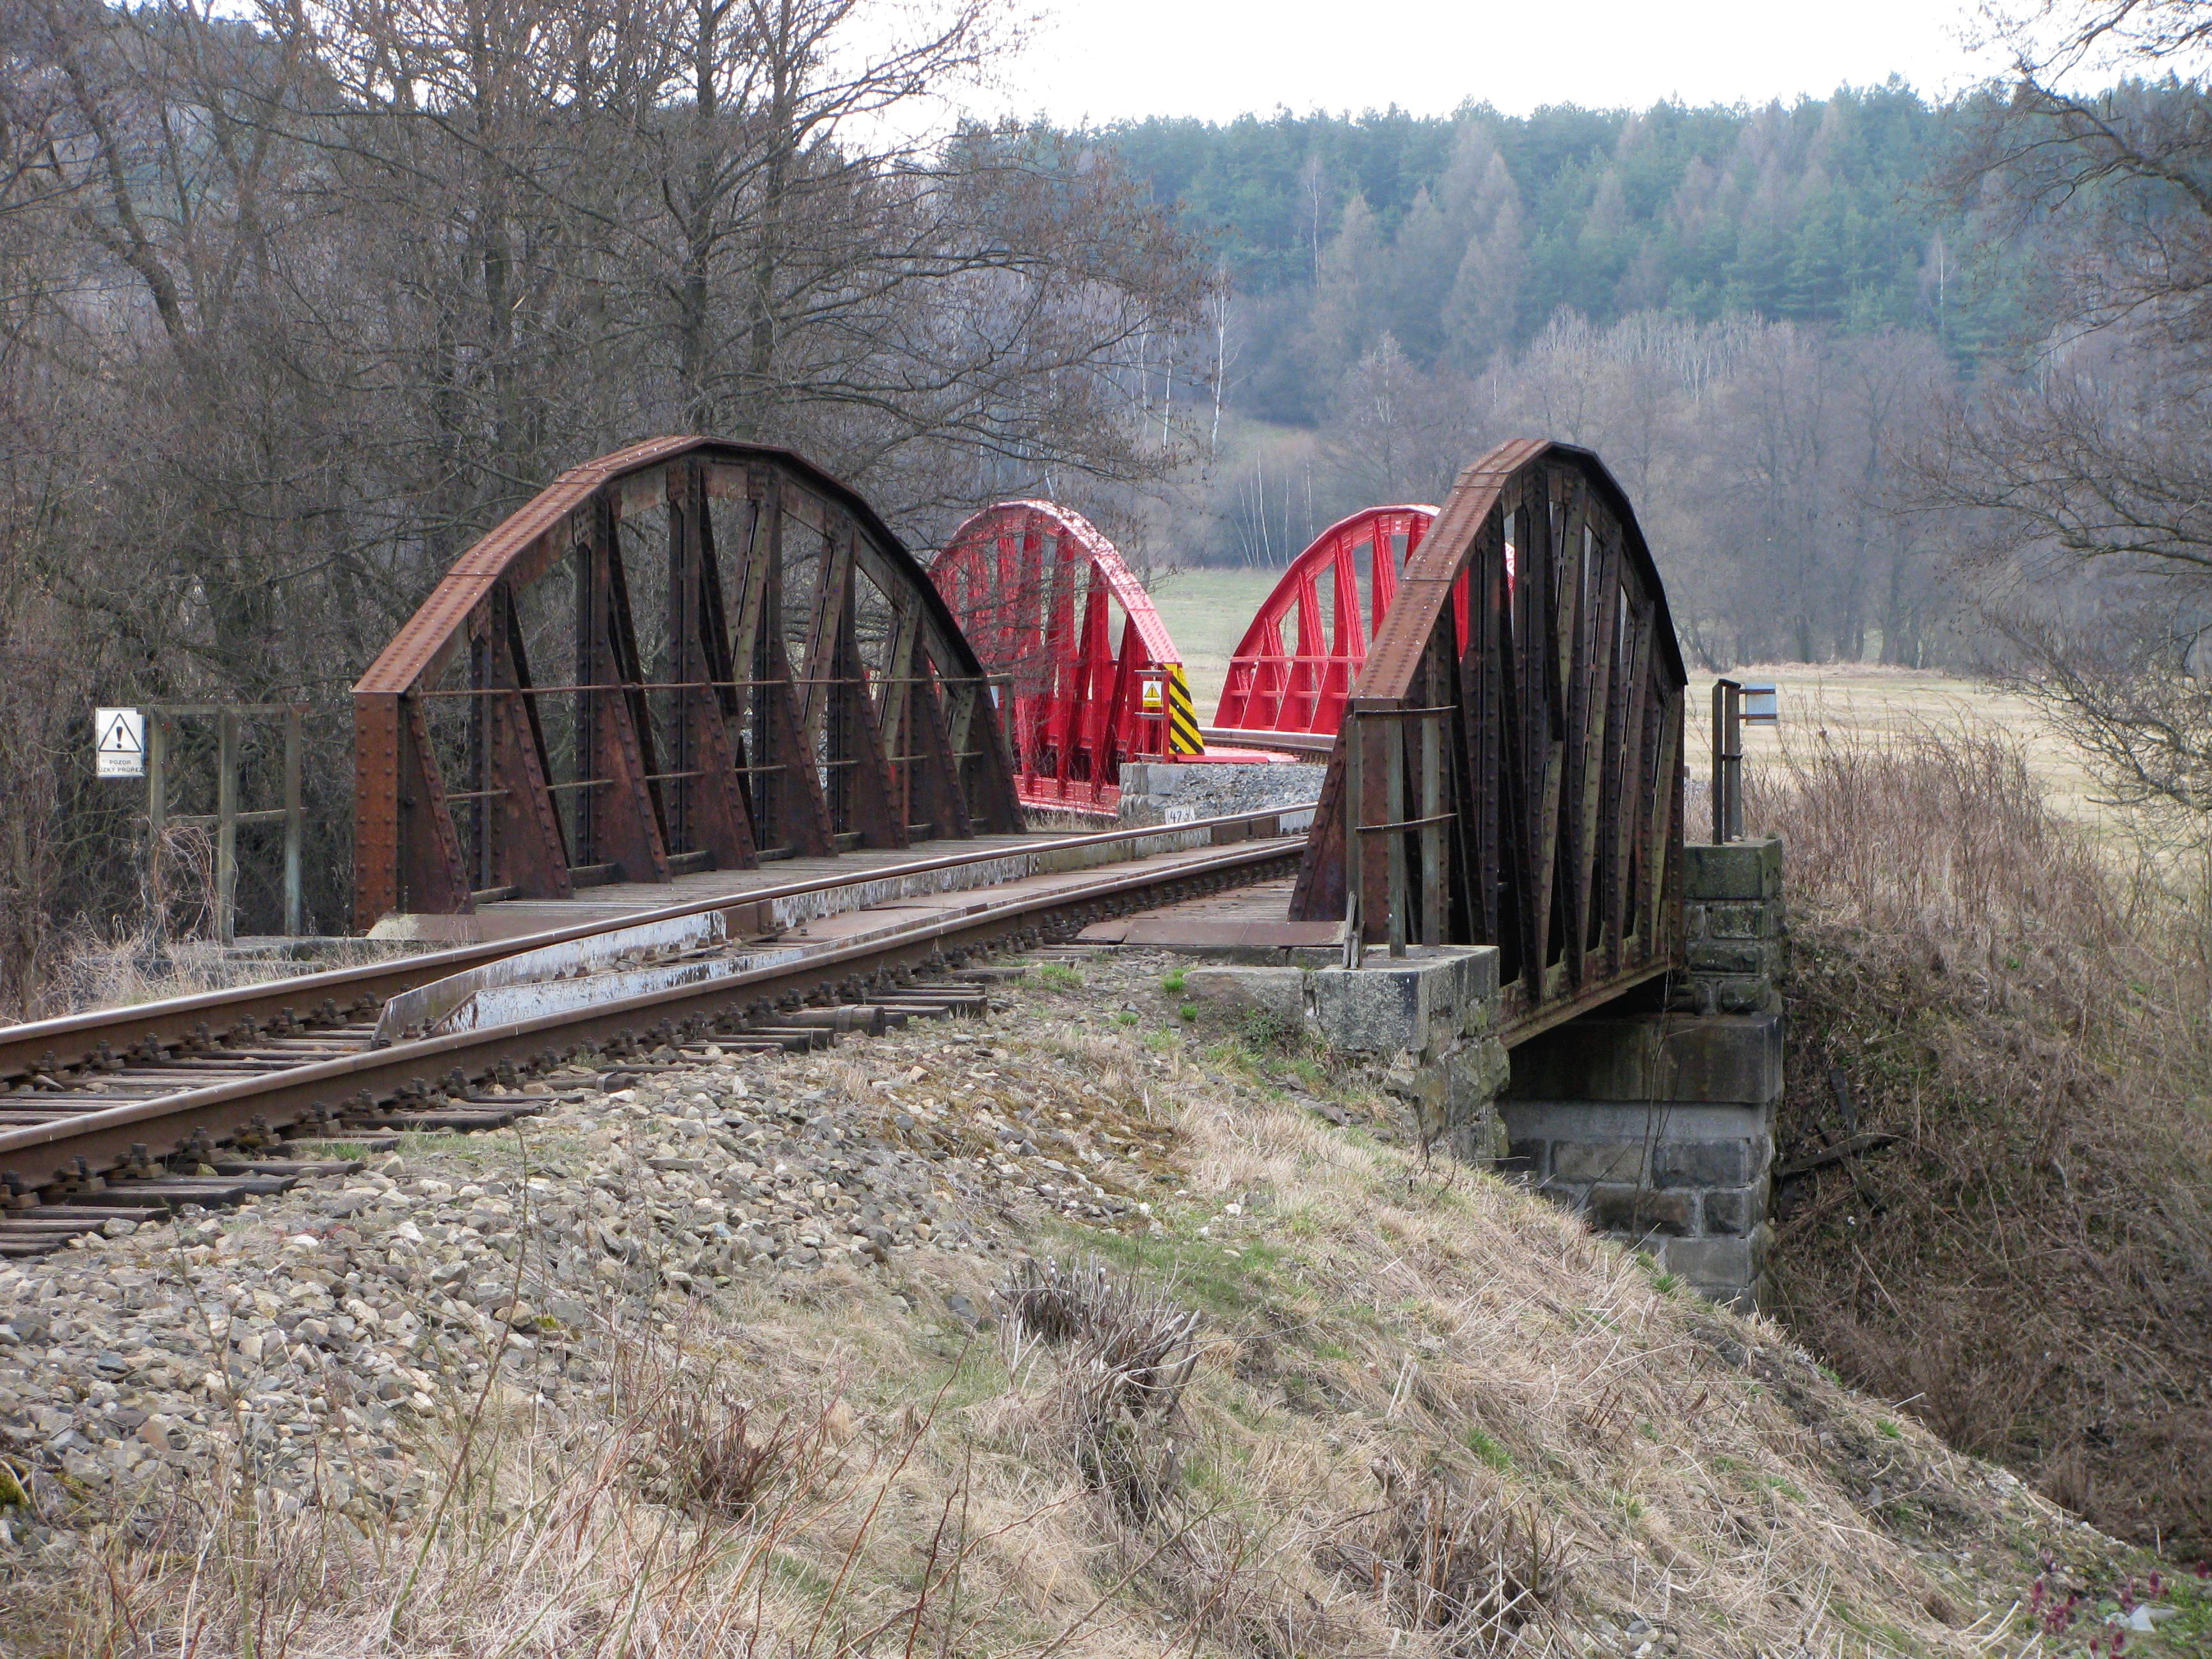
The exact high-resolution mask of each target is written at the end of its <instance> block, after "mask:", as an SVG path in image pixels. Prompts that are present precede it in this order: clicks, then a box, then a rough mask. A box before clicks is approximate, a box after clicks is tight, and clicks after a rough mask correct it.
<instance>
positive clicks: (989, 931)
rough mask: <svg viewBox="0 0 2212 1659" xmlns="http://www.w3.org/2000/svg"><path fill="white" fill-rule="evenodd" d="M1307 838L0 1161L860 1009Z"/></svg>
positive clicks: (1260, 877)
mask: <svg viewBox="0 0 2212 1659" xmlns="http://www.w3.org/2000/svg"><path fill="white" fill-rule="evenodd" d="M1303 841H1304V837H1302V836H1279V837H1272V838H1269V839H1267V840H1263V841H1246V842H1241V843H1238V844H1235V845H1231V846H1229V847H1225V848H1222V849H1221V850H1220V851H1218V852H1217V853H1214V854H1211V855H1209V856H1207V857H1205V858H1203V859H1198V860H1189V861H1188V862H1185V863H1183V864H1181V865H1179V866H1175V867H1173V868H1172V869H1170V870H1166V871H1161V870H1152V871H1128V870H1117V869H1116V867H1115V866H1105V867H1104V868H1103V871H1102V872H1100V873H1099V874H1098V875H1097V877H1096V878H1092V879H1089V880H1086V881H1084V882H1083V883H1082V884H1080V885H1079V886H1078V887H1075V888H1072V889H1063V890H1059V891H1055V892H1052V893H1048V894H1045V895H1042V896H1028V897H1024V898H1019V899H1015V900H1012V901H1009V902H1001V903H1000V904H998V905H996V906H994V907H993V908H989V909H987V910H982V911H966V912H962V913H959V914H957V915H951V916H949V917H947V918H945V919H944V920H943V921H938V922H935V923H932V924H928V925H925V926H921V927H915V928H913V929H910V930H907V931H905V932H903V933H901V934H900V935H899V936H898V937H897V938H896V939H892V940H890V941H888V942H884V941H869V942H865V943H860V944H856V945H848V946H845V947H843V948H842V949H838V950H832V951H823V952H821V953H819V954H817V955H810V956H807V957H802V958H801V959H799V961H797V962H793V963H784V964H780V965H778V966H775V967H772V968H764V969H757V970H755V971H753V972H751V973H749V974H743V975H733V976H732V977H731V978H728V979H723V980H717V981H712V982H711V983H710V984H708V985H707V986H704V987H698V986H685V987H678V988H677V989H674V990H669V991H660V992H655V993H653V994H648V995H645V996H638V997H631V998H628V999H626V1000H623V1001H620V1002H611V1003H607V1004H605V1005H602V1006H598V1007H593V1008H590V1009H586V1010H581V1011H578V1012H571V1013H564V1014H556V1015H548V1016H545V1017H544V1018H538V1019H532V1020H526V1021H522V1022H520V1023H518V1024H513V1025H499V1026H492V1027H489V1028H486V1029H485V1030H477V1031H468V1032H461V1033H457V1034H455V1035H453V1036H443V1037H433V1038H429V1039H427V1040H424V1041H420V1042H401V1043H395V1044H393V1045H392V1047H390V1048H379V1049H371V1050H368V1051H366V1052H363V1053H360V1054H352V1055H349V1056H347V1057H345V1058H343V1059H338V1060H325V1061H322V1062H320V1063H318V1064H314V1065H309V1066H299V1067H296V1068H295V1069H292V1070H288V1071H281V1072H273V1073H269V1074H267V1075H265V1076H261V1077H252V1078H246V1079H240V1081H238V1082H236V1083H229V1084H223V1085H217V1086H215V1087H211V1088H205V1089H197V1090H193V1091H189V1092H182V1093H179V1094H175V1095H171V1096H168V1097H161V1098H157V1099H153V1100H147V1101H143V1102H139V1103H134V1104H132V1105H130V1106H125V1107H116V1108H113V1109H110V1110H107V1111H103V1112H100V1113H96V1114H89V1115H86V1116H85V1117H83V1118H82V1119H80V1120H78V1121H73V1122H71V1121H58V1122H55V1123H52V1124H44V1125H39V1126H36V1127H30V1128H22V1129H12V1130H0V1163H4V1164H6V1165H7V1166H8V1167H9V1169H11V1170H18V1171H21V1173H22V1175H23V1176H25V1177H26V1181H27V1185H29V1186H31V1187H33V1188H38V1187H45V1186H51V1185H52V1184H54V1183H56V1182H59V1181H63V1180H65V1179H66V1178H67V1176H68V1174H69V1172H70V1170H72V1169H73V1168H74V1167H75V1163H76V1159H78V1158H83V1159H84V1160H85V1162H86V1164H88V1166H89V1167H90V1168H91V1169H93V1170H103V1169H106V1168H109V1167H111V1166H112V1165H113V1164H116V1163H118V1162H120V1161H124V1160H125V1159H127V1158H131V1157H132V1156H133V1154H134V1149H135V1148H137V1147H139V1146H143V1147H144V1148H146V1149H147V1152H148V1154H149V1156H150V1157H151V1158H155V1159H160V1158H167V1157H170V1156H173V1154H174V1153H175V1152H178V1151H179V1150H180V1149H182V1148H184V1147H185V1146H187V1145H188V1144H190V1143H191V1141H192V1140H193V1139H194V1137H195V1136H196V1134H198V1133H204V1134H205V1135H207V1136H208V1137H209V1138H210V1139H213V1140H216V1141H220V1140H222V1139H226V1138H227V1137H229V1136H232V1135H234V1134H236V1133H238V1132H239V1131H240V1130H242V1129H245V1128H246V1127H249V1126H252V1125H253V1124H254V1121H255V1120H256V1119H259V1120H261V1121H262V1122H263V1123H264V1124H265V1125H266V1126H267V1127H270V1128H271V1129H278V1130H281V1129H283V1127H286V1126H288V1125H289V1124H294V1123H297V1122H301V1121H307V1120H311V1119H315V1118H316V1117H317V1115H318V1113H319V1112H323V1113H327V1114H329V1115H331V1116H342V1115H343V1111H344V1109H345V1107H346V1104H347V1103H348V1102H349V1101H352V1100H354V1099H356V1098H357V1097H359V1096H360V1095H361V1094H362V1091H367V1092H368V1094H369V1095H370V1096H371V1097H374V1099H376V1100H377V1101H379V1102H384V1101H389V1100H392V1099H393V1098H395V1097H398V1094H399V1092H400V1091H401V1089H402V1088H403V1086H404V1085H433V1086H435V1085H436V1083H437V1082H438V1080H439V1079H443V1078H446V1077H447V1076H449V1075H450V1074H451V1073H453V1071H454V1070H456V1069H458V1070H459V1071H460V1072H461V1073H462V1074H463V1075H464V1076H465V1077H466V1078H468V1079H471V1081H474V1080H477V1079H484V1078H488V1077H489V1076H491V1075H492V1074H493V1073H494V1072H495V1069H496V1068H497V1067H498V1066H501V1065H502V1064H507V1065H512V1066H540V1065H546V1064H550V1063H553V1062H554V1061H556V1060H559V1059H562V1058H564V1057H566V1056H568V1055H569V1054H574V1053H575V1052H577V1051H578V1049H579V1048H582V1047H584V1046H586V1045H592V1044H603V1043H606V1042H615V1041H619V1040H621V1039H622V1038H623V1037H624V1036H628V1037H630V1038H632V1039H638V1038H650V1037H652V1036H654V1035H655V1034H656V1033H658V1034H660V1035H663V1036H665V1035H670V1034H675V1035H689V1034H692V1033H696V1034H698V1035H702V1036H704V1035H707V1034H708V1033H711V1032H714V1031H715V1030H736V1029H738V1027H739V1026H740V1025H741V1024H743V1023H744V1022H746V1021H748V1020H757V1019H760V1018H764V1017H768V1016H769V1014H770V1011H772V1010H773V1009H774V1008H775V1007H776V1006H795V1005H796V1004H797V1003H799V1002H800V1001H803V1000H807V999H810V998H815V997H823V998H827V999H829V1000H836V998H838V997H839V996H841V995H842V996H846V997H848V998H850V999H851V1000H862V999H863V998H864V997H865V996H866V995H867V994H873V993H874V991H875V990H876V989H877V987H872V986H871V984H870V981H872V980H874V979H876V978H877V977H878V976H881V975H896V974H898V973H900V972H902V971H908V970H912V969H916V968H921V967H925V966H928V965H932V964H934V963H937V962H938V961H939V960H941V959H942V958H943V957H945V955H947V954H948V953H954V952H965V951H973V950H976V949H980V948H987V947H990V946H992V945H1004V944H1006V943H1008V942H1010V941H1018V940H1020V939H1023V938H1024V937H1030V938H1034V937H1037V936H1041V935H1043V936H1062V935H1066V936H1072V935H1073V933H1075V932H1077V931H1079V929H1080V928H1082V927H1085V926H1086V925H1088V923H1090V922H1091V921H1097V920H1099V919H1100V918H1102V917H1103V916H1105V915H1116V914H1120V913H1121V912H1123V911H1126V910H1129V909H1134V908H1147V907H1151V906H1155V905H1159V904H1164V903H1169V902H1175V901H1176V900H1177V899H1180V898H1182V897H1186V896H1193V895H1194V894H1196V893H1200V892H1203V891H1207V890H1212V889H1214V888H1217V887H1219V886H1224V885H1231V884H1241V883H1245V882H1254V881H1266V880H1269V879H1273V878H1279V877H1281V876H1283V875H1285V874H1287V873H1288V872H1289V871H1290V869H1291V867H1292V866H1293V865H1294V863H1295V861H1296V860H1297V855H1298V849H1299V848H1300V846H1301V845H1302V844H1303Z"/></svg>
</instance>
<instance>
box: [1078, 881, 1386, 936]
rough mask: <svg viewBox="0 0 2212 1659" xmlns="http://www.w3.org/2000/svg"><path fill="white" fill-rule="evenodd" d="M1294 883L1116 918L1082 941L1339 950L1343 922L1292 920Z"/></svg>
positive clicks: (1212, 896)
mask: <svg viewBox="0 0 2212 1659" xmlns="http://www.w3.org/2000/svg"><path fill="white" fill-rule="evenodd" d="M1292 886H1293V883H1292V882H1291V881H1290V880H1288V879H1285V880H1282V881H1263V882H1255V883H1254V884H1252V885H1251V886H1249V887H1239V888H1237V889H1235V890H1231V891H1230V892H1226V893H1208V894H1206V896H1203V897H1200V898H1194V899H1185V900H1183V901H1182V902H1181V903H1179V904H1166V905H1162V906H1161V907H1160V908H1158V909H1156V910H1145V911H1141V912H1139V913H1138V914H1137V915H1128V916H1115V917H1113V918H1112V919H1111V920H1109V921H1100V922H1094V923H1092V924H1091V926H1090V927H1086V928H1085V929H1084V930H1083V933H1082V935H1081V939H1082V942H1083V943H1085V944H1086V945H1149V946H1151V947H1152V948H1153V949H1155V950H1161V951H1192V952H1194V953H1196V952H1204V953H1208V954H1220V955H1241V954H1243V953H1245V952H1248V951H1266V952H1273V951H1286V950H1297V949H1300V948H1308V949H1328V950H1334V949H1337V948H1339V947H1340V946H1341V945H1342V944H1343V942H1344V924H1343V923H1342V922H1340V921H1291V915H1290V908H1291V887H1292Z"/></svg>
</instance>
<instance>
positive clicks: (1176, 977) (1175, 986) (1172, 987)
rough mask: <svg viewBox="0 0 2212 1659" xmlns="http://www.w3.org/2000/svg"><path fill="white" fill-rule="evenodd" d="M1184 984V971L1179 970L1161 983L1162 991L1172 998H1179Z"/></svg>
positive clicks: (1167, 976) (1165, 977)
mask: <svg viewBox="0 0 2212 1659" xmlns="http://www.w3.org/2000/svg"><path fill="white" fill-rule="evenodd" d="M1183 984H1184V980H1183V971H1182V969H1180V968H1178V969H1176V970H1175V971H1174V972H1173V973H1171V974H1169V975H1166V976H1164V978H1163V979H1162V980H1161V981H1160V989H1161V990H1163V991H1164V992H1166V993H1167V994H1169V995H1170V996H1171V997H1172V996H1179V995H1181V994H1182V987H1183Z"/></svg>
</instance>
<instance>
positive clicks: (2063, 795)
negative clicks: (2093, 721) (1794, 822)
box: [1690, 663, 2106, 829]
mask: <svg viewBox="0 0 2212 1659" xmlns="http://www.w3.org/2000/svg"><path fill="white" fill-rule="evenodd" d="M1731 678H1735V679H1739V680H1742V681H1744V682H1746V683H1747V684H1749V683H1753V682H1758V681H1768V682H1771V684H1773V685H1774V687H1775V689H1776V691H1777V692H1778V704H1779V708H1780V712H1781V720H1780V722H1779V723H1778V725H1775V726H1747V727H1746V728H1745V733H1744V763H1745V764H1746V765H1747V766H1756V765H1758V764H1759V762H1760V760H1761V759H1762V758H1764V759H1767V760H1772V759H1775V758H1777V757H1779V756H1781V755H1782V754H1784V753H1785V752H1793V751H1794V752H1802V751H1803V750H1805V749H1806V748H1807V747H1808V746H1809V745H1812V744H1818V743H1819V742H1820V741H1821V740H1822V738H1824V737H1827V738H1834V739H1836V740H1838V741H1849V740H1851V739H1854V738H1857V739H1870V738H1880V737H1882V736H1884V735H1887V734H1894V733H1901V732H1915V731H1927V730H1929V729H1942V730H1948V731H1957V730H1958V729H1960V727H1961V726H1972V725H1979V724H1987V725H1990V726H1996V727H1997V728H1998V729H1999V730H2000V731H2002V732H2004V733H2005V734H2006V735H2007V736H2008V737H2010V738H2013V739H2014V740H2015V741H2016V742H2018V743H2020V744H2022V745H2024V747H2025V749H2026V750H2027V760H2028V764H2029V766H2030V768H2031V769H2033V771H2034V772H2035V773H2036V775H2038V776H2039V778H2040V779H2041V780H2042V781H2043V783H2044V785H2045V787H2046V788H2047V789H2049V791H2050V793H2051V806H2052V807H2053V808H2054V809H2056V810H2057V811H2060V812H2062V813H2063V814H2064V815H2065V816H2067V817H2072V818H2075V819H2079V820H2081V821H2084V822H2090V821H2094V820H2097V819H2099V818H2100V817H2102V816H2103V814H2104V812H2105V810H2106V809H2105V807H2104V806H2103V805H2102V804H2101V803H2100V799H2099V791H2098V789H2097V787H2096V781H2095V780H2094V779H2093V777H2092V776H2091V775H2090V774H2089V772H2088V769H2087V768H2086V767H2084V766H2083V765H2082V763H2081V758H2080V757H2079V756H2078V755H2076V754H2075V752H2074V751H2073V750H2072V749H2071V748H2069V746H2068V744H2066V743H2065V741H2064V740H2063V738H2061V737H2060V736H2059V735H2058V734H2057V732H2053V731H2052V730H2051V726H2050V724H2049V722H2048V721H2047V720H2045V718H2044V716H2043V714H2042V713H2041V712H2040V711H2039V709H2037V708H2036V707H2035V706H2034V705H2033V703H2031V702H2028V701H2027V699H2026V698H2025V697H2021V696H2015V695H2013V694H2011V693H2008V692H2005V691H2002V690H1997V689H1996V688H1995V687H1992V686H1989V685H1985V684H1981V683H1980V682H1978V681H1975V680H1969V679H1963V678H1959V677H1958V676H1956V675H1952V674H1943V673H1938V672H1935V671H1927V670H1917V669H1905V668H1884V667H1881V666H1879V665H1875V664H1871V663H1762V664H1758V665H1753V666H1751V667H1747V668H1739V669H1737V670H1735V671H1734V673H1733V675H1732V676H1731ZM1712 682H1713V677H1712V676H1711V675H1710V674H1705V673H1699V672H1697V671H1692V673H1691V675H1690V696H1691V699H1692V718H1693V720H1695V721H1696V722H1697V726H1696V729H1695V731H1694V732H1693V733H1692V739H1691V750H1690V754H1691V762H1690V770H1691V772H1692V774H1693V775H1697V776H1699V777H1702V776H1703V775H1705V769H1706V767H1705V758H1704V757H1705V750H1706V748H1707V747H1708V746H1709V744H1710V742H1711V738H1710V732H1711V708H1712V702H1711V696H1712V690H1711V688H1712ZM1702 821H1703V807H1702V804H1698V803H1693V804H1692V806H1691V809H1690V822H1691V824H1692V828H1693V829H1695V828H1699V827H1701V825H1702Z"/></svg>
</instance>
